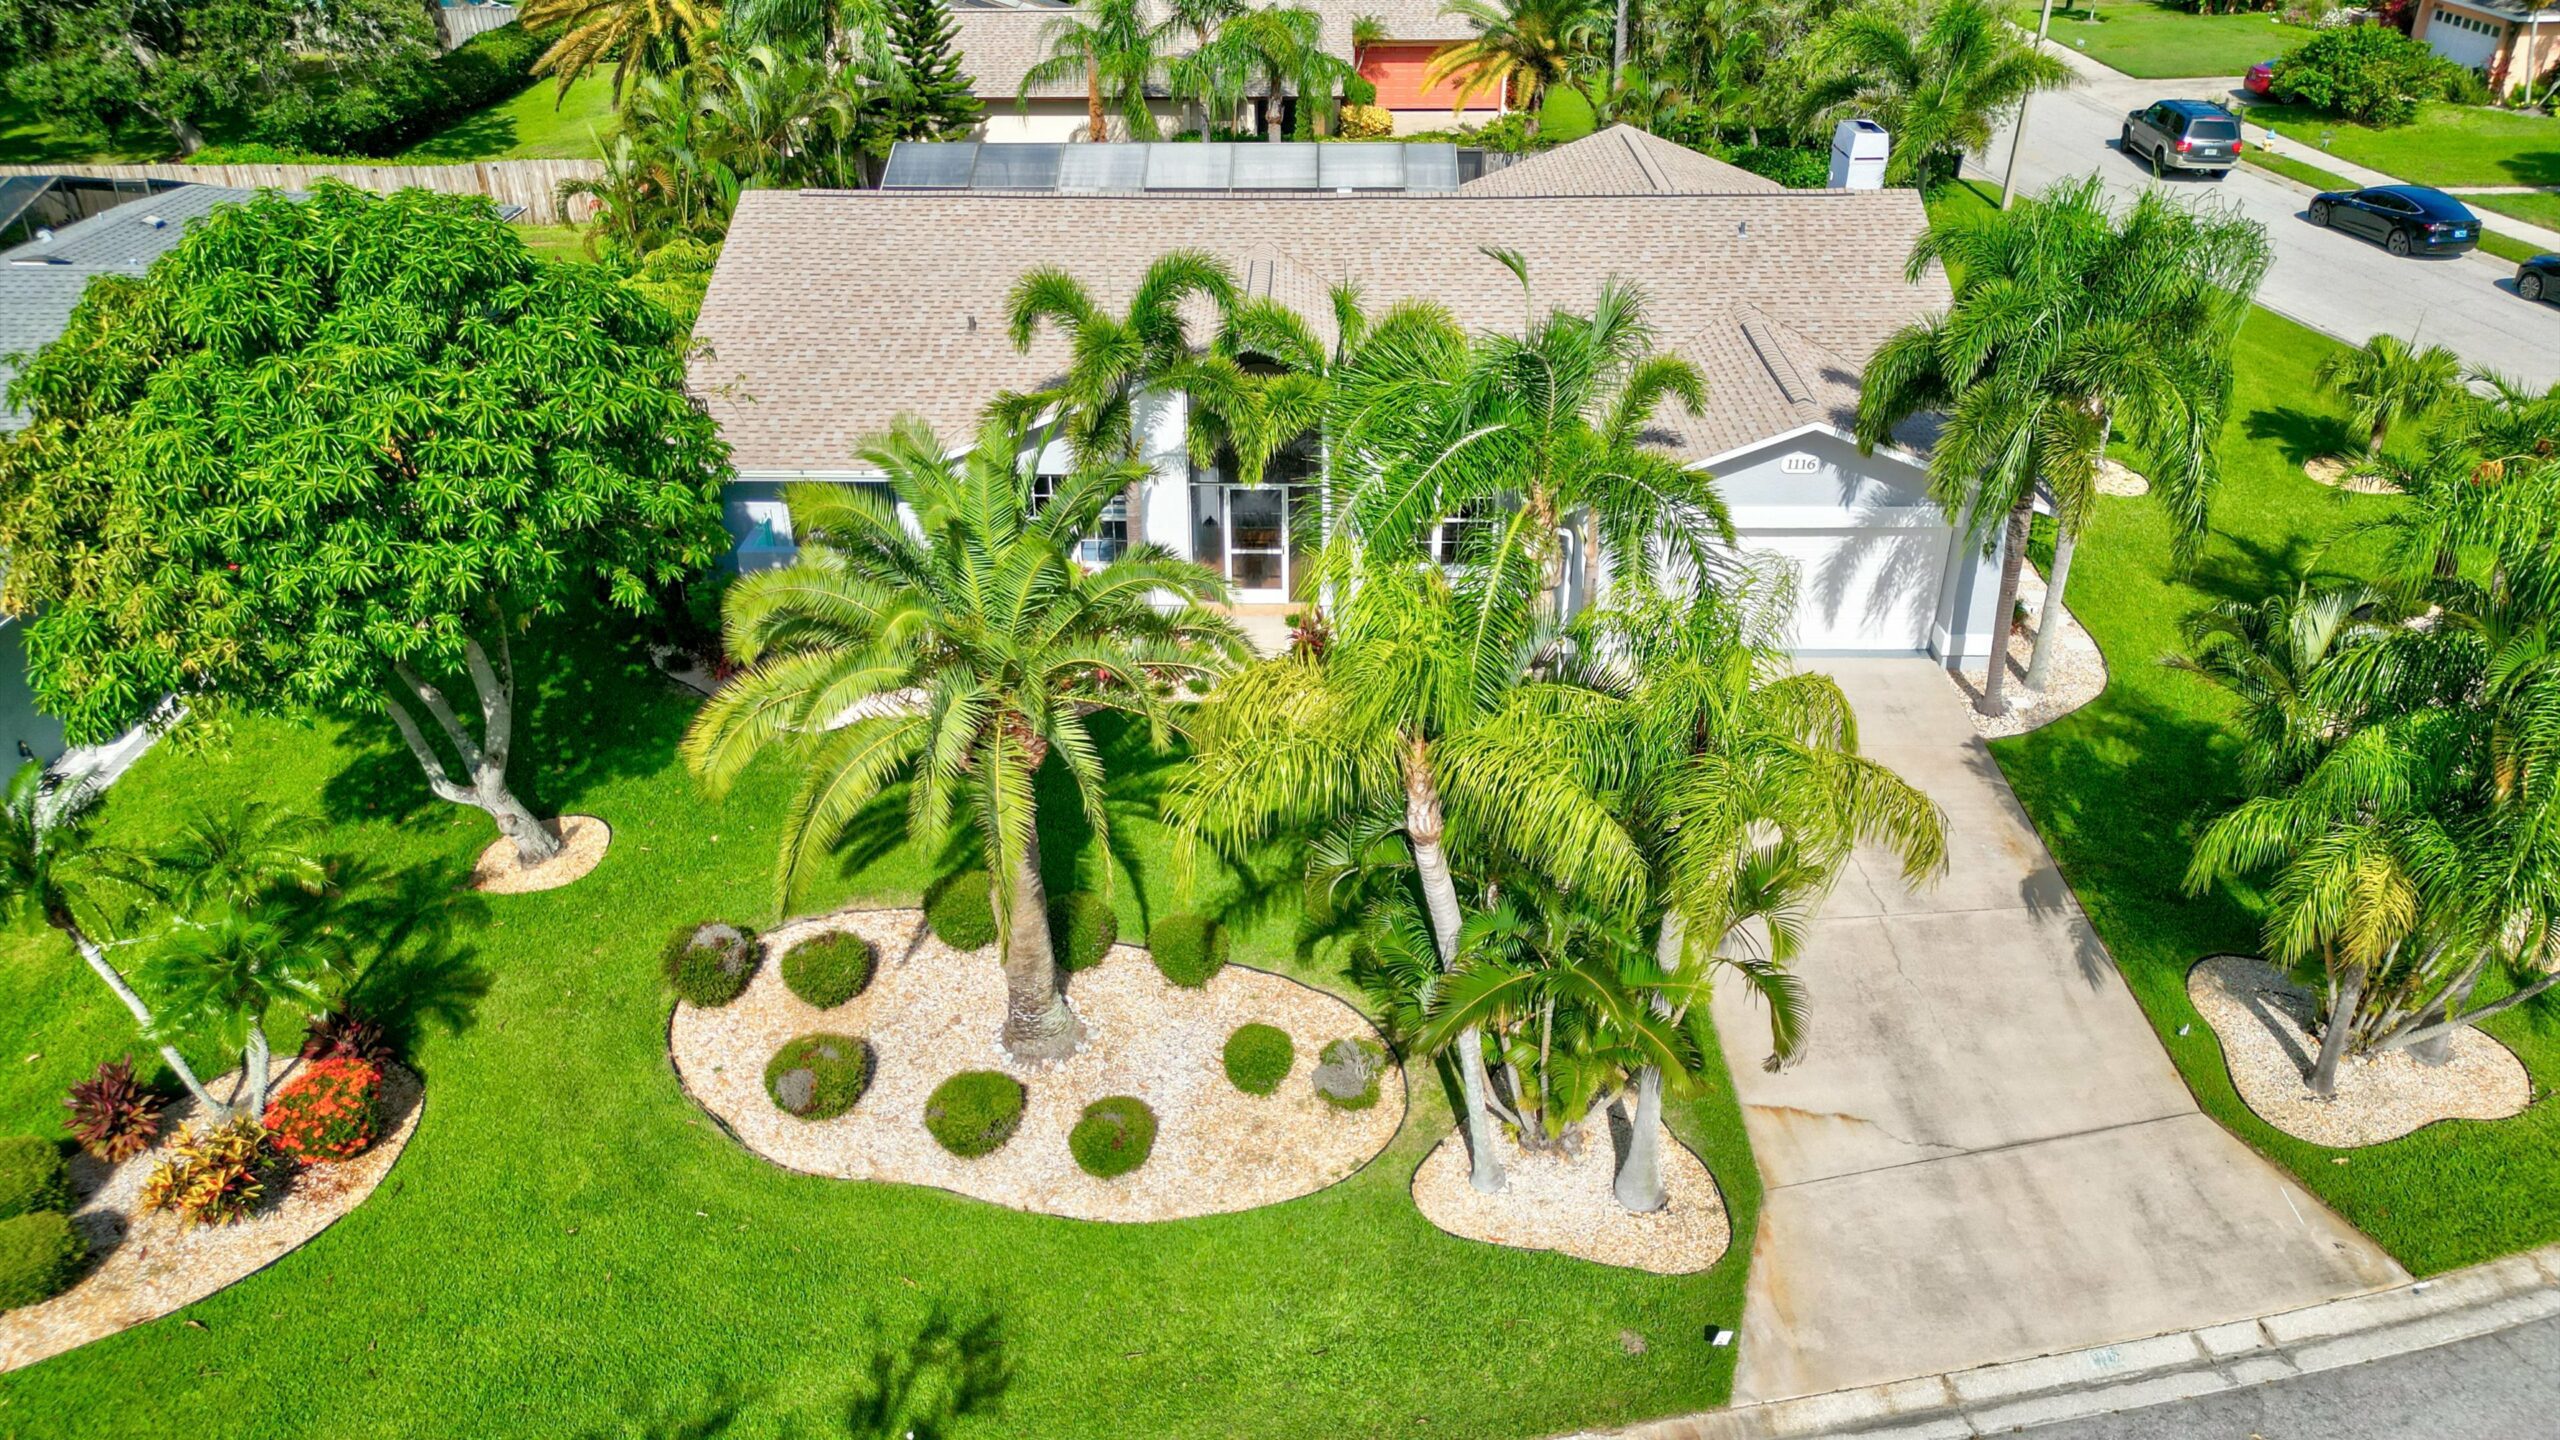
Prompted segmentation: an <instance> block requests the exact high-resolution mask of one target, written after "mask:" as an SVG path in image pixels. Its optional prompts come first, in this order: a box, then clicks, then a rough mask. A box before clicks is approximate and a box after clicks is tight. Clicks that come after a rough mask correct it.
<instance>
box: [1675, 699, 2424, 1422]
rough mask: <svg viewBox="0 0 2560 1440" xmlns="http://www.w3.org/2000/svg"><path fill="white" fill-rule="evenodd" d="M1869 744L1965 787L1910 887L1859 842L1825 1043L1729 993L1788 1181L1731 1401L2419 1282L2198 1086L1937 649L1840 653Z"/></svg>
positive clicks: (1945, 788)
mask: <svg viewBox="0 0 2560 1440" xmlns="http://www.w3.org/2000/svg"><path fill="white" fill-rule="evenodd" d="M1822 668H1824V669H1827V670H1829V671H1830V672H1831V673H1833V674H1834V675H1836V676H1838V678H1839V680H1840V682H1841V684H1842V686H1843V687H1844V688H1845V689H1846V690H1847V691H1848V694H1849V697H1850V700H1851V702H1852V703H1853V704H1854V705H1856V707H1857V709H1858V714H1859V717H1860V735H1861V739H1862V741H1863V742H1864V748H1865V750H1866V751H1867V753H1869V754H1871V755H1874V756H1876V757H1877V758H1879V759H1881V760H1883V761H1884V762H1885V763H1887V764H1889V765H1891V766H1893V767H1894V769H1895V770H1897V771H1898V772H1900V773H1901V774H1902V775H1903V776H1904V777H1905V778H1906V779H1909V780H1911V781H1912V782H1913V783H1915V784H1917V785H1919V786H1921V787H1922V788H1923V789H1925V790H1926V791H1928V793H1929V794H1930V795H1931V796H1932V797H1934V798H1935V799H1936V800H1937V801H1938V803H1939V804H1940V805H1941V806H1943V807H1944V808H1945V810H1946V812H1947V817H1948V826H1949V834H1948V840H1949V852H1950V861H1951V869H1950V872H1949V874H1948V875H1947V877H1946V878H1945V879H1944V880H1942V881H1941V882H1939V883H1938V884H1937V885H1935V886H1933V887H1930V888H1927V889H1924V890H1923V891H1921V892H1920V893H1917V894H1914V893H1912V892H1911V891H1909V890H1907V889H1905V888H1904V887H1903V885H1902V884H1901V882H1900V879H1899V877H1898V875H1897V874H1896V873H1895V870H1894V867H1893V866H1892V865H1891V863H1890V861H1888V860H1885V859H1883V858H1881V857H1867V856H1862V857H1860V858H1859V860H1858V861H1856V862H1855V863H1854V864H1853V866H1852V868H1851V869H1850V870H1849V872H1848V873H1846V874H1844V875H1843V876H1842V878H1841V883H1840V885H1839V887H1838V889H1837V890H1836V891H1835V892H1834V893H1833V895H1832V897H1831V899H1830V900H1829V902H1828V903H1827V904H1826V905H1825V907H1824V909H1823V911H1822V913H1821V915H1820V917H1819V918H1818V919H1817V920H1816V921H1815V922H1814V923H1813V924H1812V925H1811V926H1810V927H1809V933H1808V937H1807V938H1808V943H1807V946H1806V953H1805V955H1804V957H1803V958H1802V960H1801V962H1800V965H1799V968H1800V970H1801V972H1802V974H1803V975H1804V977H1805V981H1806V983H1807V985H1808V987H1809V988H1810V990H1811V996H1812V1009H1813V1025H1814V1032H1813V1049H1812V1053H1811V1054H1810V1055H1809V1056H1808V1057H1807V1058H1806V1059H1804V1060H1803V1061H1802V1062H1801V1063H1800V1064H1798V1065H1797V1066H1795V1067H1794V1068H1792V1069H1790V1070H1788V1071H1786V1072H1784V1073H1781V1074H1774V1075H1773V1074H1769V1073H1767V1072H1765V1071H1763V1070H1762V1069H1761V1068H1760V1066H1759V1063H1758V1062H1759V1059H1760V1055H1761V1053H1762V1052H1761V1051H1760V1050H1759V1049H1757V1048H1755V1042H1756V1040H1757V1039H1758V1038H1759V1037H1764V1036H1765V1033H1766V1028H1765V1027H1766V1020H1765V1017H1764V1016H1762V1015H1761V1014H1760V1013H1759V1012H1758V1011H1757V1009H1756V1008H1755V1006H1754V1005H1753V1003H1752V1002H1751V1000H1750V999H1749V998H1748V996H1747V995H1746V994H1745V993H1744V992H1743V989H1742V987H1739V986H1725V987H1722V988H1721V993H1720V994H1719V995H1718V997H1717V1003H1716V1019H1717V1024H1718V1026H1719V1027H1720V1028H1721V1030H1722V1031H1723V1033H1724V1035H1725V1036H1726V1037H1727V1038H1726V1048H1727V1051H1728V1053H1729V1055H1730V1056H1731V1059H1732V1061H1733V1071H1734V1079H1735V1084H1736V1088H1737V1089H1738V1090H1739V1092H1740V1096H1741V1100H1742V1104H1743V1116H1744V1121H1745V1124H1746V1126H1747V1127H1748V1129H1749V1131H1750V1135H1751V1141H1752V1145H1753V1147H1754V1149H1755V1150H1756V1151H1757V1152H1758V1157H1759V1162H1760V1167H1761V1171H1762V1174H1763V1175H1764V1177H1765V1178H1766V1180H1767V1183H1768V1187H1769V1190H1768V1202H1767V1205H1766V1207H1765V1208H1764V1210H1763V1211H1762V1214H1761V1218H1760V1230H1759V1234H1758V1236H1757V1238H1756V1240H1755V1243H1754V1251H1753V1262H1752V1275H1751V1289H1750V1295H1749V1298H1748V1301H1747V1303H1746V1305H1745V1308H1744V1314H1743V1323H1742V1361H1741V1371H1740V1373H1739V1375H1738V1376H1737V1379H1736V1384H1735V1392H1734V1403H1735V1404H1736V1405H1748V1404H1752V1403H1755V1402H1766V1401H1773V1400H1779V1399H1784V1398H1787V1397H1791V1396H1803V1395H1813V1394H1819V1393H1823V1392H1828V1391H1835V1390H1844V1389H1849V1388H1853V1387H1857V1386H1864V1385H1873V1384H1878V1383H1883V1382H1889V1381H1896V1380H1902V1379H1906V1378H1909V1377H1914V1376H1923V1375H1933V1374H1939V1373H1943V1372H1947V1371H1953V1370H1961V1369H1965V1368H1968V1367H1972V1366H1979V1365H1986V1364H1993V1363H1997V1362H2000V1361H2006V1360H2015V1359H2020V1358H2024V1357H2028V1356H2036V1355H2045V1354H2050V1353H2053V1352H2056V1351H2065V1350H2072V1349H2076V1348H2079V1347H2084V1346H2091V1345H2102V1344H2107V1343H2110V1342H2114V1341H2119V1340H2128V1339H2133V1338H2137V1337H2141V1336H2146V1335H2155V1334H2159V1333H2162V1332H2164V1331H2171V1330H2177V1329H2182V1328H2186V1327H2190V1326H2196V1325H2205V1324H2213V1323H2218V1322H2222V1321H2229V1320H2238V1319H2244V1318H2247V1317H2252V1316H2257V1315H2263V1314H2267V1313H2269V1312H2272V1311H2279V1310H2284V1309H2288V1308H2293V1307H2298V1306H2302V1305H2309V1304H2314V1303H2317V1302H2320V1301H2323V1300H2328V1299H2332V1298H2335V1297H2338V1296H2343V1295H2349V1294H2354V1293H2357V1292H2361V1291H2365V1290H2369V1289H2373V1288H2375V1287H2378V1286H2385V1285H2390V1284H2392V1283H2395V1282H2398V1281H2404V1280H2406V1278H2407V1277H2406V1275H2405V1274H2403V1273H2402V1272H2401V1270H2400V1269H2399V1267H2398V1266H2397V1265H2395V1264H2394V1263H2392V1261H2391V1260H2390V1258H2389V1257H2388V1256H2386V1255H2384V1254H2383V1253H2382V1251H2381V1250H2380V1249H2379V1248H2378V1247H2376V1246H2375V1245H2374V1244H2373V1243H2372V1242H2371V1241H2369V1240H2367V1239H2365V1238H2364V1237H2363V1236H2362V1235H2360V1234H2358V1233H2357V1232H2356V1231H2355V1230H2354V1229H2353V1228H2351V1227H2349V1226H2348V1225H2347V1224H2346V1223H2345V1222H2343V1221H2341V1220H2339V1219H2338V1218H2336V1217H2335V1216H2333V1215H2331V1214H2330V1213H2329V1212H2328V1211H2327V1210H2326V1209H2325V1208H2323V1207H2322V1206H2321V1205H2320V1204H2319V1202H2318V1201H2316V1200H2314V1199H2313V1198H2312V1197H2311V1196H2310V1195H2309V1194H2308V1193H2307V1192H2306V1191H2304V1190H2303V1189H2302V1188H2301V1187H2300V1186H2298V1185H2296V1184H2295V1183H2294V1182H2293V1181H2292V1179H2291V1178H2290V1177H2288V1176H2285V1175H2284V1174H2282V1173H2281V1172H2279V1171H2278V1170H2276V1169H2275V1167H2273V1166H2272V1165H2269V1164H2268V1163H2266V1162H2265V1161H2264V1160H2262V1159H2260V1158H2259V1157H2258V1156H2257V1155H2256V1154H2255V1153H2254V1152H2252V1151H2251V1150H2249V1149H2248V1147H2246V1146H2245V1145H2243V1144H2241V1143H2240V1142H2239V1141H2238V1140H2236V1139H2234V1138H2232V1136H2231V1135H2230V1134H2228V1133H2227V1132H2225V1131H2224V1130H2223V1129H2222V1128H2221V1127H2220V1126H2219V1125H2217V1124H2215V1123H2214V1122H2213V1121H2212V1120H2210V1119H2208V1118H2206V1117H2205V1116H2204V1115H2203V1114H2202V1113H2201V1112H2199V1111H2198V1110H2197V1108H2196V1105H2195V1101H2194V1099H2193V1097H2192V1096H2190V1095H2189V1094H2188V1093H2187V1089H2186V1086H2185V1084H2184V1083H2183V1082H2182V1081H2181V1080H2180V1079H2179V1077H2178V1075H2177V1073H2176V1071H2175V1069H2174V1068H2173V1067H2172V1066H2171V1065H2170V1063H2169V1060H2168V1057H2167V1056H2166V1055H2165V1054H2164V1053H2163V1052H2162V1051H2161V1049H2160V1046H2159V1044H2158V1042H2157V1040H2156V1039H2155V1038H2154V1037H2153V1035H2152V1032H2151V1028H2150V1025H2149V1023H2148V1022H2147V1021H2146V1020H2145V1019H2144V1018H2143V1016H2142V1013H2141V1011H2140V1009H2139V1007H2137V1006H2136V1004H2135V1003H2134V1000H2133V997H2132V995H2131V994H2130V993H2129V992H2128V991H2127V990H2126V989H2125V987H2124V982H2123V981H2122V979H2121V978H2119V977H2118V975H2117V973H2116V969H2115V965H2114V963H2113V961H2112V960H2111V959H2110V958H2109V956H2108V955H2107V953H2106V951H2105V949H2104V947H2103V946H2101V945H2100V944H2099V942H2098V938H2097V936H2096V934H2095V933H2094V932H2093V931H2092V930H2091V929H2090V928H2089V924H2088V921H2087V920H2086V919H2085V918H2084V917H2083V916H2082V914H2081V912H2080V907H2079V905H2078V904H2077V903H2076V902H2075V901H2074V900H2073V899H2072V896H2071V893H2070V889H2069V887H2068V886H2067V885H2066V884H2065V883H2064V882H2063V879H2062V876H2061V874H2060V872H2059V871H2058V870H2056V869H2055V867H2054V864H2053V860H2052V857H2051V856H2049V855H2048V854H2047V853H2046V852H2045V849H2044V846H2043V844H2042V842H2041V841H2039V840H2038V839H2037V837H2036V834H2035V831H2034V829H2033V827H2032V826H2031V825H2030V824H2029V823H2028V821H2027V817H2026V815H2025V813H2024V811H2022V810H2021V809H2020V808H2019V806H2018V803H2017V800H2016V798H2015V797H2014V796H2013V795H2012V794H2011V793H2010V791H2009V786H2008V783H2007V781H2006V780H2004V779H2003V778H2002V777H2001V775H2000V773H1999V771H1998V769H1997V767H1996V766H1995V765H1994V763H1993V761H1992V759H1991V756H1990V753H1989V752H1988V751H1987V750H1985V749H1984V748H1983V746H1982V744H1981V742H1980V741H1978V740H1977V739H1976V738H1975V737H1974V734H1973V729H1972V726H1971V724H1970V723H1969V721H1968V720H1967V717H1966V715H1965V713H1964V711H1963V708H1962V705H1963V702H1962V700H1961V699H1960V698H1959V696H1958V695H1957V692H1956V689H1955V687H1954V686H1953V685H1952V684H1950V683H1949V682H1948V680H1947V678H1946V676H1945V675H1944V674H1943V673H1942V672H1940V671H1939V670H1938V669H1937V667H1936V666H1934V665H1932V664H1931V663H1929V662H1927V661H1924V660H1856V661H1841V662H1833V663H1830V664H1827V665H1825V666H1823V667H1822Z"/></svg>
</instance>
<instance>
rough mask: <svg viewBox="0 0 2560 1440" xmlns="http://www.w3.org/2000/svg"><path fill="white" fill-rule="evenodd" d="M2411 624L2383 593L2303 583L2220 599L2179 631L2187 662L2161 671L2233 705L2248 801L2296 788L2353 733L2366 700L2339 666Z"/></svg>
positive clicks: (2170, 661) (2178, 659)
mask: <svg viewBox="0 0 2560 1440" xmlns="http://www.w3.org/2000/svg"><path fill="white" fill-rule="evenodd" d="M2407 618H2408V616H2407V614H2406V612H2405V609H2404V608H2403V607H2402V606H2401V605H2400V604H2399V603H2398V602H2397V601H2396V600H2395V599H2394V598H2393V597H2392V596H2390V595H2389V594H2387V593H2386V592H2385V591H2383V590H2381V589H2379V588H2377V587H2374V586H2370V585H2364V584H2360V583H2355V582H2345V583H2335V584H2327V585H2322V584H2315V583H2313V582H2311V581H2307V580H2306V581H2304V582H2302V583H2301V584H2300V585H2299V586H2297V587H2296V588H2295V589H2294V590H2293V591H2291V592H2290V593H2285V592H2279V593H2277V594H2274V595H2269V596H2267V597H2265V598H2264V599H2261V600H2256V601H2246V600H2221V601H2216V602H2215V603H2214V604H2212V605H2208V606H2206V607H2204V608H2203V609H2200V610H2197V611H2194V612H2192V613H2190V614H2189V615H2188V616H2187V617H2186V618H2185V619H2183V620H2181V621H2180V622H2179V623H2178V637H2179V640H2180V641H2181V643H2183V644H2184V645H2185V647H2186V653H2185V654H2181V655H2171V656H2168V657H2167V658H2166V660H2165V661H2164V662H2163V663H2165V664H2167V665H2168V666H2170V667H2171V668H2172V669H2177V670H2184V671H2187V672H2188V673H2190V674H2193V675H2196V676H2199V677H2201V678H2202V679H2204V680H2207V681H2209V682H2211V683H2212V684H2214V685H2216V686H2219V687H2220V688H2221V689H2222V690H2224V691H2225V692H2227V693H2228V694H2229V695H2230V696H2231V697H2232V700H2233V701H2234V714H2233V723H2234V726H2235V728H2236V729H2237V730H2238V731H2239V732H2240V734H2241V736H2242V739H2243V744H2242V748H2241V752H2240V753H2241V769H2242V775H2243V778H2244V779H2246V780H2247V782H2248V784H2249V788H2250V789H2251V790H2252V791H2253V792H2265V791H2268V790H2271V789H2274V788H2276V787H2279V786H2282V785H2286V784H2290V783H2292V782H2294V781H2296V780H2299V779H2300V778H2301V777H2302V776H2303V775H2304V774H2306V773H2308V772H2309V771H2310V769H2311V768H2312V767H2313V766H2314V765H2316V764H2318V763H2319V760H2320V757H2321V755H2323V754H2324V753H2326V752H2327V750H2328V748H2329V747H2330V746H2331V745H2333V744H2335V743H2336V742H2337V741H2338V740H2339V739H2340V738H2342V737H2343V736H2344V735H2345V734H2346V733H2347V732H2348V731H2349V730H2350V729H2352V728H2353V726H2354V724H2355V722H2356V720H2357V718H2358V717H2359V715H2360V714H2361V713H2362V712H2363V711H2364V710H2365V709H2366V708H2367V705H2368V703H2369V702H2368V701H2367V700H2366V699H2364V698H2363V697H2360V696H2359V695H2358V694H2357V690H2358V688H2359V686H2358V684H2357V682H2356V681H2354V680H2352V679H2350V678H2349V675H2348V673H2347V667H2345V666H2343V665H2341V664H2339V663H2338V662H2339V661H2341V660H2342V659H2343V658H2344V657H2345V656H2346V654H2347V652H2348V651H2350V650H2353V649H2356V648H2358V647H2361V646H2367V645H2372V644H2374V643H2376V642H2378V641H2380V640H2382V639H2384V638H2386V637H2387V636H2389V635H2390V634H2391V633H2392V631H2393V630H2394V629H2395V628H2396V627H2397V626H2398V625H2399V624H2401V623H2402V622H2403V621H2405V620H2406V619H2407Z"/></svg>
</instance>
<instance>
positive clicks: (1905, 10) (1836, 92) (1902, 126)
mask: <svg viewBox="0 0 2560 1440" xmlns="http://www.w3.org/2000/svg"><path fill="white" fill-rule="evenodd" d="M1807 58H1808V61H1809V70H1810V73H1811V76H1812V79H1813V83H1812V85H1811V86H1810V87H1809V88H1808V89H1807V90H1806V91H1805V92H1804V95H1803V97H1802V99H1801V101H1800V102H1799V103H1800V104H1801V106H1802V109H1803V113H1804V114H1806V115H1808V116H1811V117H1813V118H1814V119H1815V120H1816V121H1817V122H1818V123H1821V124H1823V125H1826V126H1827V125H1828V124H1829V122H1831V121H1834V120H1839V119H1844V118H1848V117H1851V116H1856V117H1859V118H1863V119H1868V120H1873V121H1875V122H1876V123H1877V124H1879V125H1882V126H1883V127H1884V128H1885V130H1886V132H1887V133H1889V134H1890V135H1891V136H1892V137H1893V152H1892V155H1891V157H1890V158H1889V159H1888V160H1887V162H1886V165H1885V177H1886V179H1888V180H1890V181H1892V182H1894V183H1896V184H1911V183H1914V182H1916V181H1921V180H1943V179H1947V178H1952V177H1953V176H1954V174H1955V169H1956V165H1957V162H1958V161H1960V160H1961V159H1962V158H1963V156H1964V153H1965V152H1966V151H1968V150H1979V149H1981V148H1983V147H1984V146H1986V145H1988V144H1990V143H1991V132H1992V129H1993V126H1994V125H1995V124H1996V123H1997V121H1998V118H1999V116H2000V115H2001V113H2002V112H2004V111H2006V110H2008V109H2010V108H2012V107H2014V106H2016V105H2017V104H2019V103H2020V102H2021V101H2023V100H2025V99H2026V98H2027V97H2028V96H2029V95H2032V94H2034V93H2035V92H2037V91H2039V90H2051V89H2056V88H2059V87H2061V86H2063V85H2067V84H2069V83H2071V69H2070V67H2069V66H2067V65H2065V64H2063V63H2062V61H2061V59H2060V58H2059V57H2056V56H2054V55H2052V54H2049V53H2047V52H2045V51H2043V50H2039V49H2037V48H2035V47H2034V46H2033V45H2031V44H2030V43H2029V40H2028V37H2026V36H2024V35H2022V34H2020V33H2019V32H2018V31H2017V30H2016V29H2015V28H2013V27H2012V26H2010V24H2009V23H2008V19H2007V17H2006V16H2005V15H2004V14H2003V13H2002V10H2001V7H2000V6H1998V5H1995V4H1992V3H1990V0H1882V3H1877V4H1868V5H1855V6H1851V7H1849V8H1847V9H1845V10H1842V11H1840V12H1839V13H1838V14H1836V15H1834V16H1833V17H1832V19H1831V20H1830V21H1828V22H1827V23H1825V24H1824V25H1823V26H1822V27H1821V28H1820V29H1818V30H1816V31H1815V32H1814V34H1813V36H1812V38H1811V40H1810V42H1809V43H1808V46H1807Z"/></svg>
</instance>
